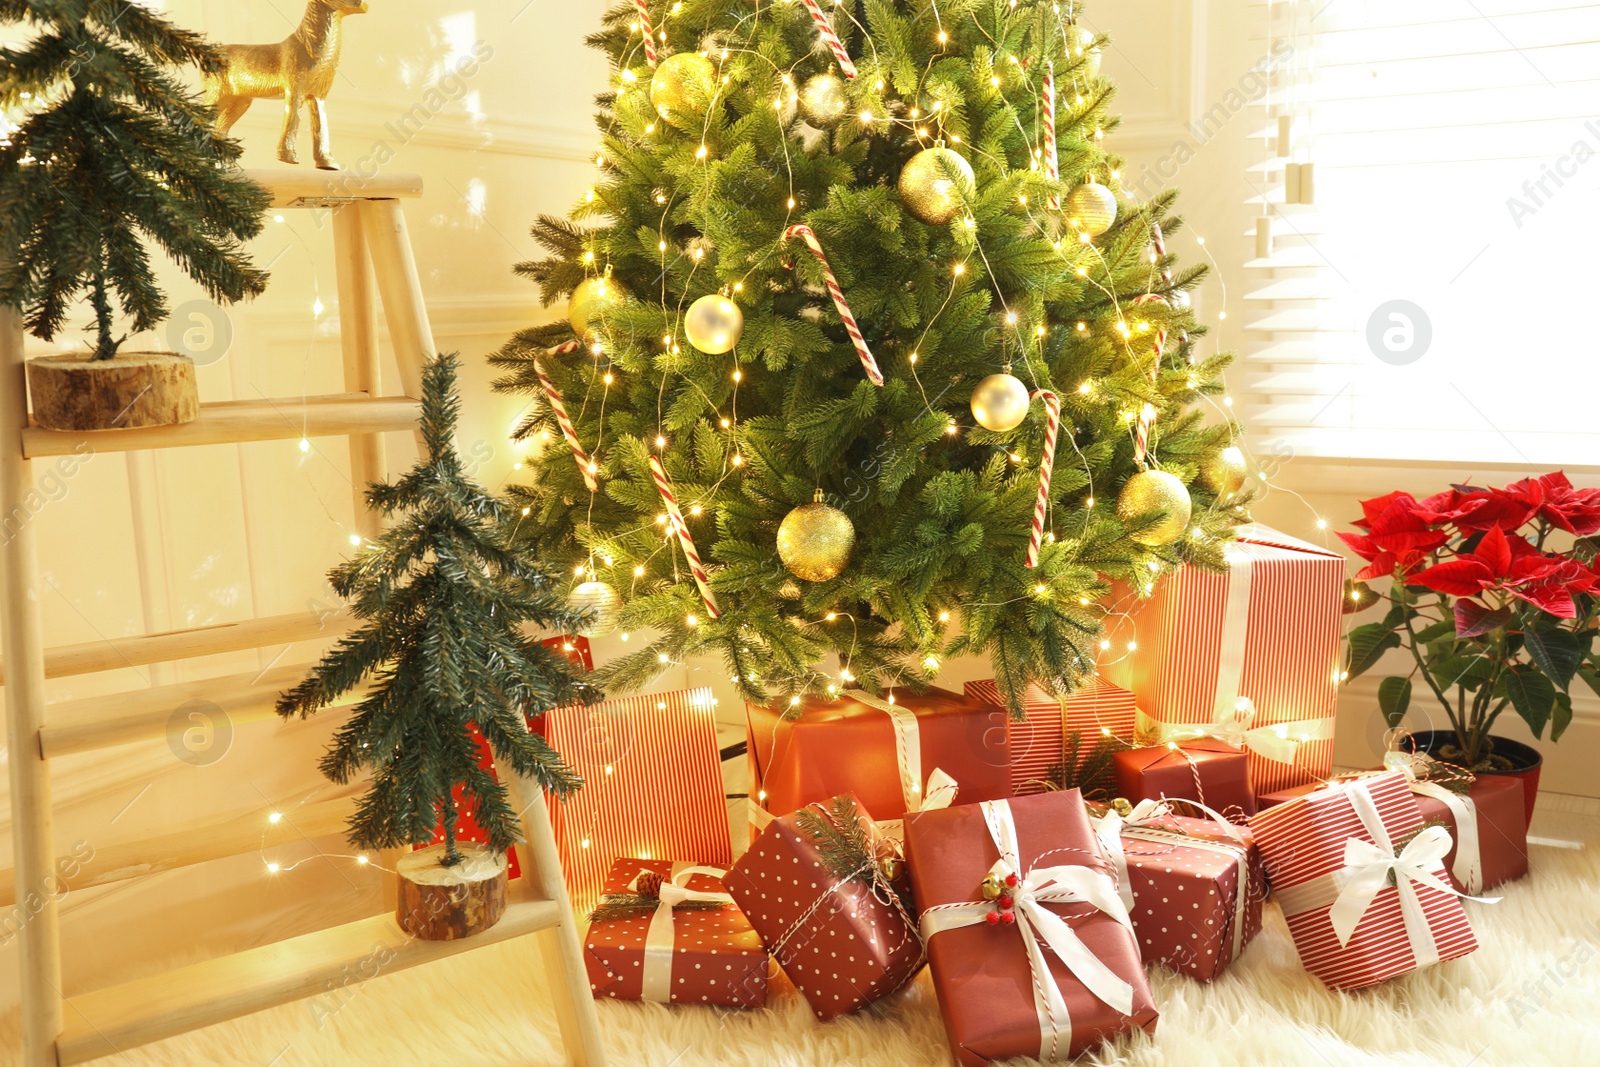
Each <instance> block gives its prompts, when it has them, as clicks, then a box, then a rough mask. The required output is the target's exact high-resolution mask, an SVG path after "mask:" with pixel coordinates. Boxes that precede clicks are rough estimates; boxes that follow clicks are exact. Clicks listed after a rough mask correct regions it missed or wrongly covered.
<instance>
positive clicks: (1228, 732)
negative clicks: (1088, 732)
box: [1138, 697, 1333, 764]
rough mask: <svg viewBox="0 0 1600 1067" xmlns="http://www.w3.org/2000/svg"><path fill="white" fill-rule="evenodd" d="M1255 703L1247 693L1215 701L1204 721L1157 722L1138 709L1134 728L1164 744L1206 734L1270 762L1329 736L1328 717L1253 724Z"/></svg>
mask: <svg viewBox="0 0 1600 1067" xmlns="http://www.w3.org/2000/svg"><path fill="white" fill-rule="evenodd" d="M1255 719H1256V706H1255V703H1254V702H1253V701H1251V699H1250V698H1249V697H1239V698H1237V699H1236V700H1234V702H1233V704H1232V705H1231V706H1223V705H1218V707H1217V709H1216V710H1215V711H1214V712H1213V713H1212V719H1211V721H1210V722H1207V723H1180V722H1161V721H1159V720H1157V719H1153V718H1151V717H1150V716H1149V715H1146V714H1145V713H1144V712H1142V711H1141V712H1139V717H1138V731H1139V734H1140V735H1141V736H1148V737H1150V738H1152V739H1153V740H1155V741H1157V742H1159V743H1161V744H1167V743H1168V742H1177V743H1179V744H1181V743H1182V742H1184V741H1192V740H1195V739H1196V738H1201V737H1209V738H1212V739H1213V740H1216V741H1221V742H1223V743H1224V744H1227V745H1230V746H1232V747H1233V748H1236V749H1239V750H1240V751H1245V750H1247V749H1248V750H1249V751H1251V752H1254V753H1255V754H1256V755H1258V756H1260V757H1261V758H1262V759H1269V760H1271V761H1273V762H1274V763H1288V764H1292V763H1293V762H1294V761H1295V756H1296V755H1298V754H1299V751H1300V746H1301V745H1302V744H1304V743H1305V742H1307V741H1326V740H1331V739H1332V738H1333V720H1332V719H1313V720H1312V721H1310V722H1294V723H1289V722H1277V723H1271V724H1269V725H1266V726H1256V725H1255Z"/></svg>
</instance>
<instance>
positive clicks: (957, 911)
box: [922, 800, 1133, 1061]
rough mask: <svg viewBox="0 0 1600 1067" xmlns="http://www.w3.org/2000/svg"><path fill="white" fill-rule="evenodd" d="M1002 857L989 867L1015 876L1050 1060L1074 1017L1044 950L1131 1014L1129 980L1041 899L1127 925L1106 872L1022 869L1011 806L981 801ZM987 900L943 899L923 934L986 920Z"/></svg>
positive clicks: (1044, 1055) (1016, 904)
mask: <svg viewBox="0 0 1600 1067" xmlns="http://www.w3.org/2000/svg"><path fill="white" fill-rule="evenodd" d="M981 807H982V809H983V815H984V821H985V822H986V823H987V825H988V828H989V836H990V837H991V838H993V840H994V843H995V848H996V850H997V851H998V852H999V853H1000V858H999V859H998V860H996V861H995V863H994V866H993V867H991V868H990V869H989V873H991V874H993V875H995V876H996V877H998V878H999V879H1001V881H1004V880H1005V879H1006V878H1007V877H1008V876H1010V875H1015V876H1016V878H1017V884H1016V885H1015V886H1014V887H1012V888H1011V889H1009V890H1008V892H1009V894H1010V895H1011V898H1012V913H1013V914H1014V915H1015V916H1016V928H1017V932H1018V933H1019V934H1020V935H1021V936H1022V944H1023V947H1024V949H1025V950H1026V951H1027V954H1028V967H1029V969H1030V970H1031V971H1032V975H1033V982H1032V985H1033V997H1034V1010H1035V1012H1036V1013H1037V1015H1038V1018H1039V1058H1040V1059H1042V1060H1045V1061H1055V1060H1059V1059H1060V1058H1062V1057H1063V1056H1064V1055H1065V1053H1066V1050H1067V1049H1070V1048H1071V1046H1072V1020H1071V1016H1070V1014H1069V1013H1068V1011H1067V1002H1066V999H1065V998H1064V997H1063V996H1062V995H1061V990H1060V988H1059V987H1057V985H1056V981H1055V978H1054V977H1053V976H1052V975H1051V974H1050V964H1049V962H1048V960H1046V958H1045V954H1044V953H1045V949H1046V948H1048V949H1049V950H1050V952H1052V953H1053V954H1054V955H1055V956H1056V958H1058V959H1059V960H1061V962H1062V963H1064V964H1066V967H1067V970H1069V971H1071V972H1072V974H1073V976H1074V977H1075V978H1077V979H1078V981H1080V982H1082V983H1083V985H1084V987H1085V988H1086V989H1088V990H1089V992H1091V993H1093V994H1094V995H1095V996H1096V997H1097V998H1098V999H1100V1000H1101V1001H1103V1002H1104V1003H1106V1004H1108V1005H1110V1006H1111V1007H1112V1008H1114V1009H1115V1010H1116V1011H1118V1012H1120V1013H1121V1014H1123V1015H1132V1014H1133V986H1132V985H1130V984H1129V983H1128V982H1126V981H1124V980H1123V979H1122V978H1121V977H1119V976H1118V975H1117V974H1116V972H1115V971H1113V970H1111V968H1110V967H1107V966H1106V965H1105V963H1104V962H1102V961H1101V959H1100V958H1099V957H1098V956H1096V955H1095V954H1094V953H1093V952H1092V951H1091V950H1090V949H1089V946H1087V945H1085V944H1084V943H1083V941H1082V940H1081V939H1080V938H1079V937H1078V935H1077V933H1076V932H1075V931H1074V930H1073V929H1072V927H1071V926H1069V925H1068V924H1067V923H1066V921H1065V920H1063V919H1062V918H1061V916H1059V915H1057V914H1056V913H1055V912H1053V911H1051V910H1049V909H1048V908H1046V907H1045V906H1044V905H1046V904H1090V905H1093V906H1094V907H1095V908H1097V909H1098V910H1100V911H1102V912H1104V913H1106V914H1107V915H1109V916H1111V917H1112V918H1114V919H1116V920H1117V921H1118V922H1119V923H1121V924H1122V925H1123V926H1125V927H1127V929H1128V930H1129V931H1130V932H1131V931H1132V930H1133V923H1132V921H1131V920H1130V919H1129V918H1128V910H1127V908H1126V907H1124V906H1123V903H1122V898H1121V897H1119V896H1118V895H1117V889H1116V886H1115V885H1113V884H1112V881H1111V878H1110V877H1109V876H1108V875H1106V874H1105V873H1104V872H1101V871H1097V870H1094V869H1092V868H1089V867H1084V866H1080V865H1062V866H1056V867H1035V868H1033V869H1032V870H1028V871H1024V870H1023V869H1022V865H1021V862H1020V861H1019V860H1018V858H1017V828H1016V823H1015V822H1014V821H1013V820H1012V817H1011V806H1010V804H1009V803H1008V802H1007V801H1004V800H989V801H984V802H983V803H982V805H981ZM994 907H995V906H994V904H993V903H992V902H988V901H985V902H982V903H978V902H973V903H967V904H942V905H935V906H933V907H931V908H928V909H927V910H926V911H924V912H923V914H922V936H923V940H924V941H928V940H931V939H932V938H933V936H934V935H935V934H940V933H943V932H944V931H946V930H955V929H959V928H961V927H964V926H979V925H984V924H985V923H986V920H985V918H984V916H985V915H987V914H988V913H990V912H992V911H994Z"/></svg>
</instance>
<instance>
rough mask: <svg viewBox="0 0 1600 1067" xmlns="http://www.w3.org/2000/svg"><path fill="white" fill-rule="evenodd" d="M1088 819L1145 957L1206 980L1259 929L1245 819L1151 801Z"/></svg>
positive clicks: (1257, 883)
mask: <svg viewBox="0 0 1600 1067" xmlns="http://www.w3.org/2000/svg"><path fill="white" fill-rule="evenodd" d="M1093 822H1094V825H1095V832H1096V833H1097V834H1098V835H1099V837H1100V845H1101V848H1102V849H1104V850H1105V853H1106V855H1107V856H1108V857H1110V859H1111V861H1112V863H1113V864H1114V865H1115V867H1116V870H1117V888H1118V890H1119V891H1120V892H1121V894H1122V902H1123V903H1124V904H1125V905H1127V907H1128V914H1129V916H1130V917H1131V918H1132V919H1133V932H1134V934H1135V936H1137V938H1138V940H1139V951H1140V953H1141V954H1142V955H1143V957H1144V962H1145V963H1146V964H1151V963H1160V964H1163V965H1164V966H1166V967H1168V968H1170V969H1171V970H1174V971H1177V972H1178V973H1179V974H1186V975H1188V976H1189V977H1191V978H1195V979H1198V980H1199V981H1202V982H1209V981H1211V980H1212V979H1213V978H1215V977H1217V976H1218V975H1219V974H1221V973H1222V972H1223V971H1224V970H1226V969H1227V967H1228V965H1229V964H1230V963H1232V962H1233V961H1234V960H1237V959H1238V958H1239V954H1240V953H1241V952H1243V951H1244V947H1245V946H1246V945H1248V944H1249V943H1250V941H1251V939H1252V938H1254V937H1255V936H1256V934H1258V933H1260V932H1261V904H1262V901H1263V900H1265V899H1266V877H1265V873H1264V871H1263V869H1262V865H1261V850H1260V849H1259V848H1257V847H1256V845H1255V840H1254V839H1253V838H1252V837H1251V835H1250V830H1249V829H1248V828H1247V827H1242V826H1234V825H1232V824H1231V823H1226V822H1223V821H1222V820H1220V819H1219V820H1216V821H1212V820H1209V819H1191V818H1187V817H1185V816H1182V815H1175V814H1173V813H1172V811H1171V809H1170V808H1168V807H1167V805H1165V804H1160V803H1157V802H1153V801H1144V802H1142V803H1140V804H1138V805H1137V806H1135V807H1134V809H1133V811H1132V812H1131V813H1129V814H1128V815H1127V816H1121V815H1118V814H1117V813H1116V812H1115V811H1105V812H1101V813H1099V814H1098V815H1097V816H1096V817H1095V818H1094V819H1093Z"/></svg>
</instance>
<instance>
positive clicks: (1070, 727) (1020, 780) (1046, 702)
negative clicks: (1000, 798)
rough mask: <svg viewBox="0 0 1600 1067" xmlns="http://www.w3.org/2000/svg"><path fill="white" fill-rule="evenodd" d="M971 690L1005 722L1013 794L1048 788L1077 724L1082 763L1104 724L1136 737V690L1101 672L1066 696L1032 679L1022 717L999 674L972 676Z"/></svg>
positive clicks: (1124, 736)
mask: <svg viewBox="0 0 1600 1067" xmlns="http://www.w3.org/2000/svg"><path fill="white" fill-rule="evenodd" d="M966 694H967V696H968V697H970V698H971V699H973V700H976V701H979V702H980V703H983V704H988V705H990V706H992V707H994V708H996V709H997V711H996V714H997V716H998V718H996V720H995V721H996V723H1004V724H1005V730H1006V749H1007V754H1008V756H1009V758H1010V760H1011V795H1012V796H1018V797H1021V796H1027V795H1028V794H1030V793H1043V792H1045V781H1046V779H1047V778H1048V776H1049V774H1050V768H1052V767H1054V766H1056V765H1057V764H1059V763H1060V762H1061V761H1062V759H1063V757H1064V756H1065V754H1066V737H1067V735H1068V734H1070V733H1072V731H1074V730H1076V731H1078V733H1079V734H1081V735H1082V738H1083V740H1082V744H1081V747H1080V748H1079V749H1078V760H1079V762H1080V763H1081V762H1082V761H1083V758H1084V757H1085V756H1087V755H1088V754H1089V752H1090V750H1092V749H1093V748H1094V746H1095V744H1096V742H1098V741H1099V739H1100V736H1101V731H1102V730H1109V731H1111V733H1112V734H1113V735H1114V736H1116V737H1119V738H1121V739H1122V740H1124V741H1132V740H1133V726H1134V715H1135V711H1136V709H1135V706H1134V699H1133V694H1132V693H1130V692H1128V691H1127V690H1126V689H1122V688H1119V687H1118V686H1114V685H1112V684H1111V683H1110V682H1108V681H1106V680H1105V679H1103V678H1100V677H1094V678H1091V679H1089V680H1088V681H1087V682H1085V683H1084V685H1083V686H1082V687H1081V688H1080V689H1079V690H1078V691H1077V692H1075V693H1073V694H1072V695H1071V696H1069V697H1066V698H1065V699H1062V698H1060V697H1056V696H1053V695H1052V694H1050V693H1047V692H1045V690H1044V689H1043V688H1041V687H1039V686H1037V685H1030V686H1029V687H1028V691H1027V693H1025V694H1024V695H1023V698H1022V709H1023V711H1024V712H1026V713H1027V716H1028V717H1027V718H1026V719H1025V720H1023V721H1021V722H1013V721H1011V716H1010V713H1009V712H1008V711H1007V710H1006V708H1005V702H1004V701H1003V700H1002V699H1001V697H1000V687H999V686H998V685H997V684H996V683H995V681H994V679H992V678H987V679H984V680H983V681H978V682H968V683H967V684H966Z"/></svg>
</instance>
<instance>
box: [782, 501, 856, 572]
mask: <svg viewBox="0 0 1600 1067" xmlns="http://www.w3.org/2000/svg"><path fill="white" fill-rule="evenodd" d="M855 545H856V528H855V526H854V525H853V524H852V523H851V522H850V517H849V516H848V515H846V514H845V513H844V512H842V511H840V510H839V509H838V508H834V507H829V506H828V505H827V504H824V503H823V502H822V490H820V489H818V490H817V496H816V501H815V503H811V504H803V505H801V506H800V507H797V508H795V509H794V510H793V511H791V512H789V514H787V515H785V516H784V517H783V522H781V523H779V524H778V558H779V559H781V560H783V565H784V566H785V567H787V568H789V573H791V574H793V575H794V576H795V577H796V578H803V579H805V580H806V581H808V582H826V581H828V580H830V579H832V578H837V577H838V576H839V575H840V574H842V573H843V572H844V568H845V564H847V563H849V562H850V552H851V550H852V549H854V548H855Z"/></svg>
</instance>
